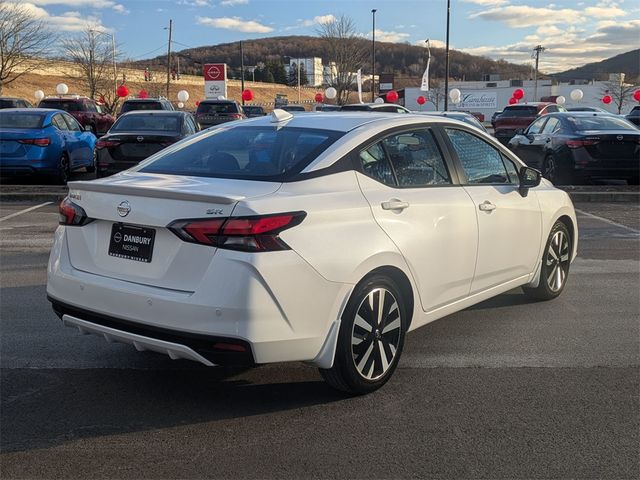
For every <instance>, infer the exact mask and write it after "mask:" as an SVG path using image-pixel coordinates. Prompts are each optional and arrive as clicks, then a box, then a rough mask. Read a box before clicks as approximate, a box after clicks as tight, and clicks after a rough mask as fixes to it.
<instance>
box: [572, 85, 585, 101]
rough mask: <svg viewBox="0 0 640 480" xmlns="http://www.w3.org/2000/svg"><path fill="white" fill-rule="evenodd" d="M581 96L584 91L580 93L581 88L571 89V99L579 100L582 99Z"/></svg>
mask: <svg viewBox="0 0 640 480" xmlns="http://www.w3.org/2000/svg"><path fill="white" fill-rule="evenodd" d="M583 96H584V93H582V90H580V89H579V88H576V89H575V90H571V100H573V101H575V102H577V101H579V100H582V97H583Z"/></svg>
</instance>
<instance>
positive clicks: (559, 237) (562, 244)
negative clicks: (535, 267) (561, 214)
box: [545, 230, 569, 292]
mask: <svg viewBox="0 0 640 480" xmlns="http://www.w3.org/2000/svg"><path fill="white" fill-rule="evenodd" d="M545 262H546V266H547V268H546V273H545V275H546V277H547V285H548V286H549V289H550V290H551V291H552V292H558V291H560V290H561V289H562V287H563V285H564V282H565V281H566V279H567V274H568V272H569V239H568V238H567V236H566V235H565V233H564V232H563V231H562V230H558V231H557V232H555V233H554V234H553V237H551V242H549V248H548V250H547V256H546V258H545Z"/></svg>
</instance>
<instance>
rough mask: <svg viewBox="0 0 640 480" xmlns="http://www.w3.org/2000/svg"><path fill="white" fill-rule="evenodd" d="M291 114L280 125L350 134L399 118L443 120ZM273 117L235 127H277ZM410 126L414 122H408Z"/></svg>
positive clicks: (364, 114) (375, 114)
mask: <svg viewBox="0 0 640 480" xmlns="http://www.w3.org/2000/svg"><path fill="white" fill-rule="evenodd" d="M287 113H289V114H291V118H290V119H289V120H284V121H282V122H278V123H279V124H282V125H286V126H287V127H294V128H313V129H319V130H336V131H340V132H349V131H351V130H353V129H355V128H358V127H360V126H362V125H365V124H372V123H376V124H379V123H384V122H387V123H388V122H389V121H390V120H394V121H398V120H399V117H400V118H402V119H407V120H410V119H413V121H414V122H415V120H420V121H423V122H425V123H429V122H438V121H441V120H442V117H437V116H435V115H432V116H429V115H413V114H406V115H398V114H397V113H392V112H362V111H354V112H344V111H343V112H327V113H325V112H293V113H291V112H287ZM272 118H273V116H272V115H267V116H264V117H257V118H251V119H249V120H244V121H242V122H239V123H237V124H236V125H235V126H238V127H241V126H243V125H247V126H249V125H250V126H275V125H277V124H278V123H276V122H273V121H272ZM407 123H408V124H410V123H412V122H410V121H409V122H407Z"/></svg>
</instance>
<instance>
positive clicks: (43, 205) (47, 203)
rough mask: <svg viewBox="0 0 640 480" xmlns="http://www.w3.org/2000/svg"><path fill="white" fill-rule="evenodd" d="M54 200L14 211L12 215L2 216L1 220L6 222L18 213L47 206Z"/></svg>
mask: <svg viewBox="0 0 640 480" xmlns="http://www.w3.org/2000/svg"><path fill="white" fill-rule="evenodd" d="M52 203H53V202H45V203H41V204H40V205H36V206H35V207H29V208H25V209H24V210H20V211H19V212H14V213H12V214H11V215H7V216H6V217H2V218H0V222H4V221H5V220H9V219H10V218H13V217H17V216H18V215H22V214H23V213H29V212H33V211H34V210H37V209H39V208H42V207H46V206H47V205H51V204H52Z"/></svg>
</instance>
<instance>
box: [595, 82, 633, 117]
mask: <svg viewBox="0 0 640 480" xmlns="http://www.w3.org/2000/svg"><path fill="white" fill-rule="evenodd" d="M637 88H638V87H636V86H635V85H633V84H630V83H624V76H623V75H620V76H619V78H618V79H617V80H612V81H609V82H604V84H603V86H602V90H601V93H602V95H610V96H611V99H612V100H613V104H614V105H615V106H616V108H617V109H618V115H619V114H621V113H622V109H623V108H624V106H625V105H626V104H627V103H629V102H630V101H631V98H632V96H633V92H634V91H635V90H636V89H637Z"/></svg>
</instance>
